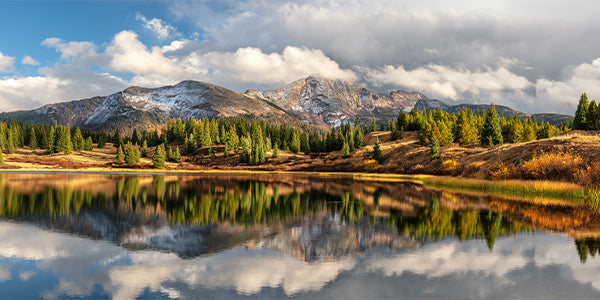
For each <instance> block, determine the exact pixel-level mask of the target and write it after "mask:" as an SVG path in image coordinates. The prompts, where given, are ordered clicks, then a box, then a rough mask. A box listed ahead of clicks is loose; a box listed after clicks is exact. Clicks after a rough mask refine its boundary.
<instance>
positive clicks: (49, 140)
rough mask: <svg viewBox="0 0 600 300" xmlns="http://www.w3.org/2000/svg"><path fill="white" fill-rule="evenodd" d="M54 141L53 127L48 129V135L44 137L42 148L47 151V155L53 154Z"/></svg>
mask: <svg viewBox="0 0 600 300" xmlns="http://www.w3.org/2000/svg"><path fill="white" fill-rule="evenodd" d="M54 139H55V132H54V127H50V130H49V131H48V133H47V134H46V135H44V148H45V149H46V151H48V153H54Z"/></svg>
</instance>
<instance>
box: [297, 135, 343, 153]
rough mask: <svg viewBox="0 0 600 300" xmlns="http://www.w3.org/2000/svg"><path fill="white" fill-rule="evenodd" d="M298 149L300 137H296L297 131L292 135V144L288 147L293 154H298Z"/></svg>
mask: <svg viewBox="0 0 600 300" xmlns="http://www.w3.org/2000/svg"><path fill="white" fill-rule="evenodd" d="M300 147H301V144H300V136H299V135H298V132H297V131H294V134H293V135H292V144H291V145H290V151H292V152H293V153H298V152H300ZM338 149H339V148H338Z"/></svg>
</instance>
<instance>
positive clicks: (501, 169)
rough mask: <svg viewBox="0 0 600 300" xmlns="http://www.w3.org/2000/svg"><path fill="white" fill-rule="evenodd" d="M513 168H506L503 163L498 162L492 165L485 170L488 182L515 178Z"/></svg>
mask: <svg viewBox="0 0 600 300" xmlns="http://www.w3.org/2000/svg"><path fill="white" fill-rule="evenodd" d="M515 173H516V172H515V167H514V166H507V165H505V164H504V163H503V162H501V161H499V162H496V163H492V164H491V165H490V167H489V168H488V170H487V178H488V179H489V180H505V179H511V178H514V177H515V175H516V174H515Z"/></svg>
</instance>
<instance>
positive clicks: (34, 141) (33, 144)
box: [29, 126, 38, 150]
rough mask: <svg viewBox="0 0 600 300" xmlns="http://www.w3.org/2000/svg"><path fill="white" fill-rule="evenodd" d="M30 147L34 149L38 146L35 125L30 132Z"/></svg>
mask: <svg viewBox="0 0 600 300" xmlns="http://www.w3.org/2000/svg"><path fill="white" fill-rule="evenodd" d="M29 147H31V149H32V150H35V149H36V148H37V147H38V142H37V138H36V136H35V129H33V126H32V127H31V131H30V132H29Z"/></svg>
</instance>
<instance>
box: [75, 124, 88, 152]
mask: <svg viewBox="0 0 600 300" xmlns="http://www.w3.org/2000/svg"><path fill="white" fill-rule="evenodd" d="M72 142H73V150H75V151H80V150H81V149H83V147H84V146H85V145H84V144H85V140H84V139H83V135H81V130H79V128H76V129H75V133H74V134H73V141H72Z"/></svg>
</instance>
